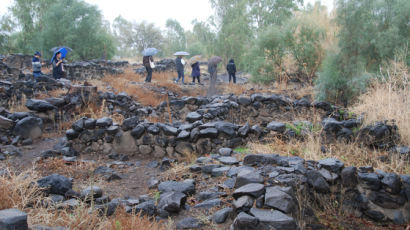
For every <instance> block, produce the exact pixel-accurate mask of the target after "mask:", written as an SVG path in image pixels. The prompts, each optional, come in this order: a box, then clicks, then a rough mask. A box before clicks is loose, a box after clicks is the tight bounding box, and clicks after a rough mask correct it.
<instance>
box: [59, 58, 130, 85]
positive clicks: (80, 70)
mask: <svg viewBox="0 0 410 230" xmlns="http://www.w3.org/2000/svg"><path fill="white" fill-rule="evenodd" d="M126 66H128V62H113V61H102V60H99V61H96V62H94V61H88V62H86V61H81V62H73V63H69V64H66V65H65V68H66V71H67V79H70V80H91V79H101V78H103V77H104V76H105V75H106V74H114V75H115V74H121V73H123V70H122V68H124V67H126Z"/></svg>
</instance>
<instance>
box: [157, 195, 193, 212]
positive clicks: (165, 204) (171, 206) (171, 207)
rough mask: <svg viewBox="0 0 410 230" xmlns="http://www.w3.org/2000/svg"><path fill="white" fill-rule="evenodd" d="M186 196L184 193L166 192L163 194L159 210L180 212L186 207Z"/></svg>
mask: <svg viewBox="0 0 410 230" xmlns="http://www.w3.org/2000/svg"><path fill="white" fill-rule="evenodd" d="M185 201H186V195H185V194H184V193H182V192H166V193H164V194H161V197H160V198H159V202H158V208H159V209H164V210H165V211H167V212H179V211H180V210H181V209H182V207H183V206H184V205H185Z"/></svg>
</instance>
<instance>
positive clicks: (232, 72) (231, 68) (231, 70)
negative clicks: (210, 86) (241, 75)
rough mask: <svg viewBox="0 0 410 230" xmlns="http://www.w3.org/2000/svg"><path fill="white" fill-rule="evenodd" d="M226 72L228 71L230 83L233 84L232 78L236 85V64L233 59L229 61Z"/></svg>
mask: <svg viewBox="0 0 410 230" xmlns="http://www.w3.org/2000/svg"><path fill="white" fill-rule="evenodd" d="M226 70H227V71H228V74H229V83H231V78H232V80H233V83H234V84H235V83H236V76H235V73H236V65H235V62H234V61H233V59H231V60H229V63H228V65H226Z"/></svg>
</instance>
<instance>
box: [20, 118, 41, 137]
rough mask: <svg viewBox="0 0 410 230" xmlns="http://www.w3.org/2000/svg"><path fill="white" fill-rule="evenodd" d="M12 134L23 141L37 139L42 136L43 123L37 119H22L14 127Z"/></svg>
mask: <svg viewBox="0 0 410 230" xmlns="http://www.w3.org/2000/svg"><path fill="white" fill-rule="evenodd" d="M13 134H14V135H16V136H21V137H22V138H25V139H26V138H31V139H32V140H34V139H37V138H39V137H41V135H42V134H43V121H42V120H41V119H40V118H37V117H26V118H23V119H22V120H20V121H18V122H17V124H16V125H15V126H14V129H13Z"/></svg>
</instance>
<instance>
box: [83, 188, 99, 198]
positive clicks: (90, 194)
mask: <svg viewBox="0 0 410 230" xmlns="http://www.w3.org/2000/svg"><path fill="white" fill-rule="evenodd" d="M102 195H103V191H102V189H101V188H100V187H98V186H89V187H87V188H85V189H84V190H82V191H81V197H82V198H83V199H86V200H89V199H93V200H94V199H96V198H100V197H102Z"/></svg>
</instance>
